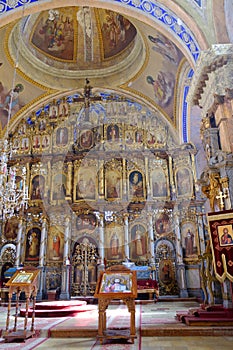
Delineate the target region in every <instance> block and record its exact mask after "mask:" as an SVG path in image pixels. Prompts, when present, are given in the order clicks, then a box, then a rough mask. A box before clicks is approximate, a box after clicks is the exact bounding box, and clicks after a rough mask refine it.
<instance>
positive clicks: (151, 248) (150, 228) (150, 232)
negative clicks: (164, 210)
mask: <svg viewBox="0 0 233 350" xmlns="http://www.w3.org/2000/svg"><path fill="white" fill-rule="evenodd" d="M152 219H153V218H152V213H149V214H148V236H149V249H148V253H149V259H150V265H151V266H152V267H155V256H154V232H153V220H152Z"/></svg>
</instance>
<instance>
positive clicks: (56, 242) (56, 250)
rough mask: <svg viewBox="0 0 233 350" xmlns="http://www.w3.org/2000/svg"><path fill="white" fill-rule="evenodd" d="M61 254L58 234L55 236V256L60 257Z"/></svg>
mask: <svg viewBox="0 0 233 350" xmlns="http://www.w3.org/2000/svg"><path fill="white" fill-rule="evenodd" d="M59 256H60V237H59V235H58V234H56V233H55V234H54V236H53V258H59Z"/></svg>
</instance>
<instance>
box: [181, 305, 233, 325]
mask: <svg viewBox="0 0 233 350" xmlns="http://www.w3.org/2000/svg"><path fill="white" fill-rule="evenodd" d="M176 319H177V320H179V321H180V322H182V323H185V324H186V325H188V326H202V327H207V326H208V327H209V326H219V325H221V326H233V309H226V308H224V307H223V306H222V305H216V307H215V305H213V306H207V307H206V306H203V305H201V307H200V308H197V309H189V310H187V311H186V312H184V311H182V312H179V311H177V313H176Z"/></svg>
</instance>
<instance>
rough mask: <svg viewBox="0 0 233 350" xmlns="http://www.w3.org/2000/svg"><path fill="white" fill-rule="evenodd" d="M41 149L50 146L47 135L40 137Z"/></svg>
mask: <svg viewBox="0 0 233 350" xmlns="http://www.w3.org/2000/svg"><path fill="white" fill-rule="evenodd" d="M41 145H42V148H43V149H46V148H48V147H49V146H50V136H49V135H43V136H42V143H41Z"/></svg>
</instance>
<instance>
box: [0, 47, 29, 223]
mask: <svg viewBox="0 0 233 350" xmlns="http://www.w3.org/2000/svg"><path fill="white" fill-rule="evenodd" d="M18 58H19V45H18V48H17V53H16V64H15V67H14V73H13V81H12V89H11V92H10V95H9V97H10V99H9V101H8V105H7V106H6V109H7V112H8V118H7V130H6V134H5V136H4V138H3V139H2V140H0V197H1V198H0V215H1V219H2V220H5V219H6V218H10V217H12V216H13V215H14V214H15V213H17V212H18V211H19V210H20V209H24V208H27V203H28V199H29V198H28V186H27V185H26V173H27V172H26V167H22V168H21V173H20V174H19V175H17V171H16V167H15V166H11V164H12V162H11V158H12V155H13V150H12V144H11V142H9V122H10V118H11V114H12V104H13V97H14V92H15V80H16V71H17V67H18Z"/></svg>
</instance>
